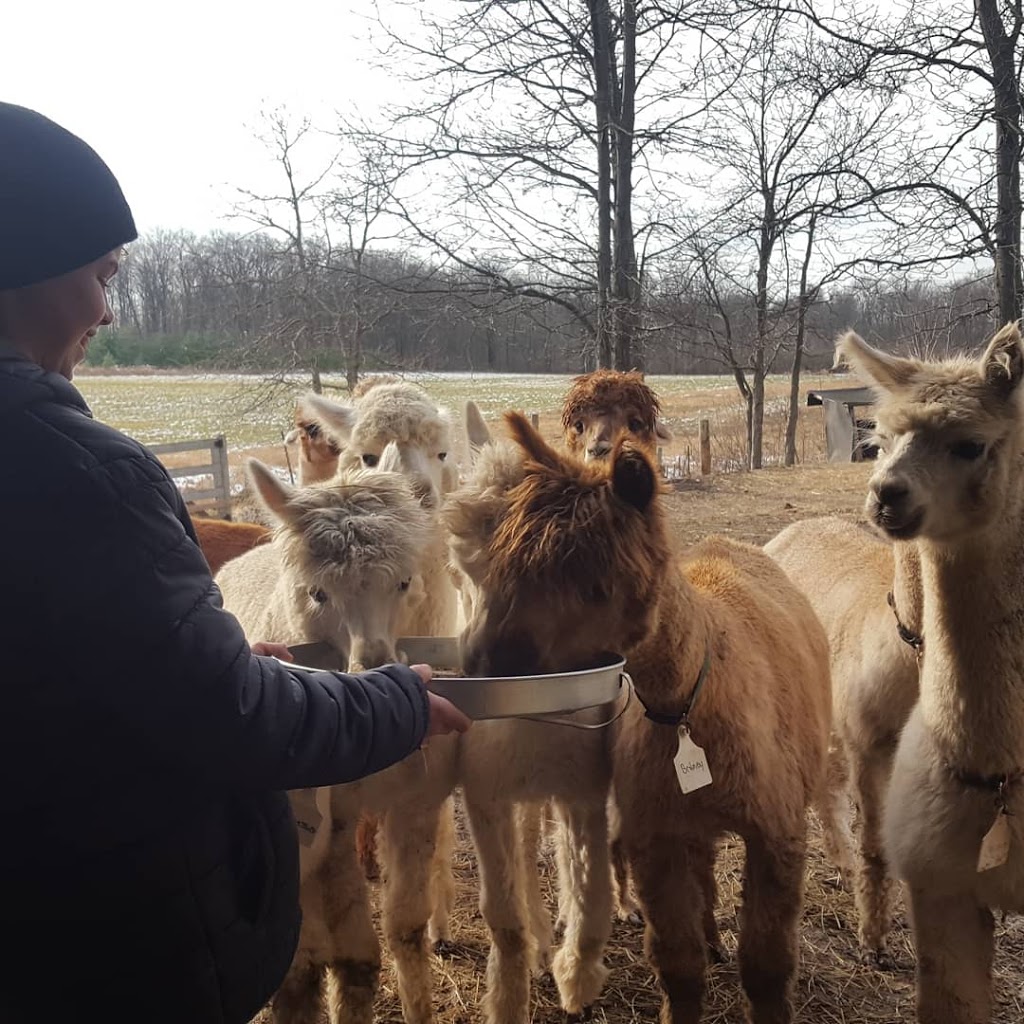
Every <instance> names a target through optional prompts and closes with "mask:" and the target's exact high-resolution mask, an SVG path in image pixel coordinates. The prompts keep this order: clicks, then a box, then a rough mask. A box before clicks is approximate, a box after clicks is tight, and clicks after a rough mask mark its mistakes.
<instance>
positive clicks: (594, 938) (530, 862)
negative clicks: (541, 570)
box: [444, 444, 612, 1024]
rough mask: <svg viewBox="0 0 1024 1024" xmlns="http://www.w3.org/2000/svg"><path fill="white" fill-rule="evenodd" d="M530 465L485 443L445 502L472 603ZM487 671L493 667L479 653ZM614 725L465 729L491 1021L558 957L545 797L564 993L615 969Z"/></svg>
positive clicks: (577, 997)
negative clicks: (560, 836)
mask: <svg viewBox="0 0 1024 1024" xmlns="http://www.w3.org/2000/svg"><path fill="white" fill-rule="evenodd" d="M522 476H523V465H522V457H521V455H519V454H518V453H517V452H515V451H514V450H512V449H511V447H510V446H508V445H505V444H488V445H485V446H484V447H483V448H482V449H481V451H480V453H479V455H478V458H477V463H476V465H475V467H474V469H473V473H472V476H471V479H470V480H469V481H467V483H466V484H465V485H464V487H463V488H462V489H461V490H459V491H457V492H456V493H455V494H453V495H450V496H449V499H448V501H447V503H446V505H445V510H444V517H445V521H446V523H447V525H448V528H449V531H450V540H449V543H450V547H451V553H452V559H453V562H454V563H455V565H456V566H457V567H458V568H459V570H460V572H462V573H463V574H464V575H465V577H466V579H465V587H466V589H467V591H468V592H469V593H470V594H471V595H472V597H473V600H472V605H473V607H474V608H476V607H477V605H478V598H479V596H480V594H481V593H482V589H481V588H483V587H484V586H485V585H486V576H487V554H486V552H487V547H488V544H489V541H490V536H491V533H492V532H493V529H494V525H495V523H496V522H497V521H498V519H499V518H500V515H501V510H502V509H503V507H504V505H505V502H506V500H507V494H508V492H509V491H510V490H511V489H512V488H514V487H515V486H516V484H517V482H518V481H520V480H521V479H522ZM464 668H465V669H466V670H467V671H469V672H470V673H474V674H475V673H476V672H478V671H480V670H483V669H485V668H487V665H486V664H485V663H483V662H479V661H477V662H475V663H474V662H473V661H469V662H467V663H466V664H465V665H464ZM576 717H577V719H578V720H579V721H580V722H581V723H588V724H598V723H600V722H602V721H605V720H606V719H607V718H608V710H607V709H602V708H595V709H590V710H587V711H583V712H579V713H578V714H577V716H576ZM609 739H610V737H609V732H608V730H604V729H596V730H593V731H570V730H568V729H565V728H564V727H563V728H559V727H557V726H553V725H551V724H545V723H540V722H533V721H526V720H510V719H505V720H500V721H481V722H477V723H476V724H475V725H474V726H473V729H472V730H471V731H470V732H469V733H467V734H466V735H465V736H463V737H461V749H460V773H459V779H460V782H461V784H462V787H463V795H464V800H465V806H466V812H467V816H468V819H469V824H470V830H471V832H472V836H473V841H474V844H475V846H476V850H477V857H478V862H479V870H480V907H481V911H482V913H483V915H484V918H485V920H486V922H487V925H488V927H489V929H490V932H491V940H492V945H491V953H490V958H489V960H488V967H487V991H486V994H485V997H484V1001H483V1011H484V1018H485V1020H486V1021H488V1022H502V1024H503V1022H507V1021H522V1020H525V1019H526V1017H527V1014H528V1006H529V986H530V972H531V970H534V971H536V970H537V969H539V968H540V966H541V965H543V964H544V963H545V962H546V960H547V957H548V953H549V948H550V946H551V943H552V928H551V918H550V915H549V914H548V913H547V910H546V908H545V907H544V905H543V900H542V898H541V895H540V889H539V883H538V879H537V870H536V853H537V845H538V842H539V838H540V825H541V816H540V813H539V811H538V807H539V805H542V804H546V803H547V802H548V801H549V800H552V801H553V802H554V804H555V807H556V809H557V811H558V814H559V817H560V818H561V820H562V822H563V824H564V827H565V829H566V831H567V833H568V838H567V840H566V841H565V842H564V843H562V844H561V845H560V848H559V885H560V889H561V890H562V892H561V894H560V899H559V902H560V906H562V908H563V910H564V915H565V918H566V928H565V934H564V938H563V941H562V944H561V948H560V949H559V950H558V952H557V953H556V955H555V956H554V958H553V961H552V964H551V966H552V974H553V975H554V978H555V981H556V983H557V986H558V990H559V995H560V998H561V1004H562V1006H563V1008H564V1009H565V1010H566V1011H567V1012H568V1013H570V1014H580V1013H583V1012H585V1011H586V1010H587V1009H588V1007H590V1006H591V1005H592V1004H593V1002H594V1001H595V1000H596V999H597V997H598V995H599V994H600V992H601V989H602V987H603V984H604V979H605V976H606V973H607V972H606V970H605V967H604V965H603V962H602V958H603V952H604V947H605V944H606V943H607V941H608V938H609V936H610V934H611V922H612V896H611V869H610V865H609V860H608V832H607V818H606V813H605V805H606V801H607V797H608V792H609V788H610V784H611V756H610V751H609Z"/></svg>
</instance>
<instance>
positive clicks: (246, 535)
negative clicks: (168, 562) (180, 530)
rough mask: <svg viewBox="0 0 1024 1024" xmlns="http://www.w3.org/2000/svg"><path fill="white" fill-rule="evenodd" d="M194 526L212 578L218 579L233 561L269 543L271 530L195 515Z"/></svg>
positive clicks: (256, 525)
mask: <svg viewBox="0 0 1024 1024" xmlns="http://www.w3.org/2000/svg"><path fill="white" fill-rule="evenodd" d="M192 526H193V527H194V528H195V531H196V538H197V539H198V541H199V547H200V548H202V551H203V555H204V556H205V558H206V564H207V565H209V567H210V574H211V575H212V576H216V575H217V573H218V572H220V570H221V569H222V568H223V567H224V564H225V563H226V562H229V561H231V559H232V558H237V557H238V556H239V555H244V554H245V553H246V552H247V551H251V550H252V549H253V548H254V547H256V545H257V544H265V543H266V542H267V541H268V540H269V539H270V530H269V529H268V528H267V527H266V526H260V525H259V524H257V523H230V522H227V521H226V520H224V519H206V518H203V517H201V516H193V517H192Z"/></svg>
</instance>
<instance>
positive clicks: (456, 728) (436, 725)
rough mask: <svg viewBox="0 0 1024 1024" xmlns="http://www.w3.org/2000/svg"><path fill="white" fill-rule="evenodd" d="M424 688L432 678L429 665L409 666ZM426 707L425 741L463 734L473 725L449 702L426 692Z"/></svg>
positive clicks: (432, 674)
mask: <svg viewBox="0 0 1024 1024" xmlns="http://www.w3.org/2000/svg"><path fill="white" fill-rule="evenodd" d="M409 668H411V669H412V670H413V672H415V673H416V675H418V676H419V677H420V679H422V680H423V685H424V686H426V685H427V683H429V682H430V680H431V679H433V677H434V673H433V670H432V669H431V668H430V666H429V665H410V666H409ZM427 706H428V708H429V712H430V720H429V723H428V725H427V739H429V738H430V737H431V736H447V735H448V734H449V733H452V732H465V731H466V730H467V729H468V728H469V727H470V725H472V724H473V723H472V722H471V721H470V719H468V718H467V717H466V716H465V715H464V714H463V713H462V712H461V711H460V710H459V709H458V708H457V707H456V706H455V705H454V704H453V703H452V702H451V701H450V700H448V699H447V698H445V697H442V696H440V694H437V693H432V692H431V691H430V690H427Z"/></svg>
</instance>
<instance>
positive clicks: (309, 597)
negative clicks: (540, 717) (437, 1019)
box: [218, 445, 456, 1024]
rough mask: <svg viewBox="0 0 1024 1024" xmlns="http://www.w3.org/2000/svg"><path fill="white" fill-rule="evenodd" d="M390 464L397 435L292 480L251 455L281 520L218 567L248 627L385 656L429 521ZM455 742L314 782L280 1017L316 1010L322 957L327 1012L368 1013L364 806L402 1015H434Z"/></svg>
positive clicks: (370, 938)
mask: <svg viewBox="0 0 1024 1024" xmlns="http://www.w3.org/2000/svg"><path fill="white" fill-rule="evenodd" d="M398 464H399V458H398V451H397V448H396V446H394V445H392V446H390V448H388V449H386V450H385V452H384V453H383V457H382V459H381V462H380V466H379V467H377V468H374V469H359V470H355V471H347V472H343V473H342V474H341V475H340V476H338V477H336V478H334V479H333V480H331V481H329V482H327V483H323V484H315V485H312V486H309V487H302V488H292V487H289V486H288V485H286V484H283V483H282V482H281V481H280V480H278V478H277V477H276V476H275V475H274V474H273V473H272V472H271V471H270V470H268V469H266V468H265V467H263V466H261V465H260V464H259V463H256V462H255V460H253V461H252V462H250V467H249V469H250V476H251V478H252V483H253V485H254V488H255V489H256V490H257V491H258V493H259V494H260V496H261V498H262V500H263V501H264V502H265V503H266V505H267V507H268V508H269V510H270V511H271V512H272V513H273V514H274V515H275V516H276V517H277V519H278V520H279V523H280V525H279V526H278V528H277V530H276V532H275V536H274V539H273V541H272V542H271V544H269V545H266V546H264V547H262V548H258V549H256V550H254V551H252V552H250V553H249V554H246V555H243V556H241V557H240V558H238V559H236V560H234V561H232V562H230V563H228V564H227V565H226V566H225V567H224V569H223V570H222V571H221V573H220V574H219V576H218V583H219V584H220V585H221V589H222V591H223V593H224V598H225V604H226V606H227V607H228V609H229V610H231V611H233V612H234V613H235V614H236V615H237V617H238V618H239V620H240V622H241V624H242V626H243V628H244V629H245V631H246V634H247V635H248V636H249V637H250V638H253V639H255V638H256V637H259V638H261V639H265V640H276V641H280V642H284V643H290V644H295V643H300V642H304V641H316V640H319V641H324V642H327V643H330V644H332V645H333V646H335V647H336V648H337V649H338V650H339V651H345V650H348V651H350V652H351V653H350V655H349V666H350V668H351V669H356V668H360V667H365V666H368V665H379V664H382V663H384V662H387V661H393V660H394V641H395V638H396V626H397V622H398V620H399V618H400V617H401V614H402V606H403V604H405V603H406V602H407V601H408V600H409V599H410V594H411V593H412V592H413V588H411V587H410V586H409V583H410V581H411V580H414V576H415V573H416V571H417V569H418V565H419V559H420V554H421V552H422V550H423V548H424V547H425V546H426V545H427V544H428V543H429V541H430V537H431V534H432V532H433V531H434V530H435V529H436V522H435V521H434V520H433V517H432V516H431V515H430V513H429V512H428V511H427V510H426V509H424V508H423V506H422V504H421V502H420V500H419V499H418V497H417V496H416V495H414V494H413V492H412V489H411V488H410V485H409V483H408V481H407V479H406V478H405V477H404V476H402V475H400V474H399V473H398V472H397V468H398ZM455 753H456V743H455V741H454V740H453V739H450V738H447V737H446V738H439V739H436V740H435V741H434V742H432V743H431V744H430V747H429V749H428V750H426V751H423V752H421V753H417V754H414V755H412V756H411V757H409V758H406V760H404V761H402V762H400V763H399V764H397V765H394V766H393V767H391V768H389V769H387V770H386V771H382V772H379V773H377V774H376V775H373V776H371V777H370V778H368V779H364V780H361V781H359V782H353V783H349V784H346V785H341V786H334V787H331V788H330V790H326V789H325V790H317V791H316V793H315V794H314V795H313V798H314V799H315V807H316V811H317V812H319V814H321V815H322V817H323V819H324V820H323V821H322V823H321V825H320V828H319V829H318V830H317V832H316V839H315V842H314V844H313V845H312V846H311V847H303V848H302V849H301V851H300V853H301V857H300V865H301V871H302V906H303V924H302V933H301V936H300V941H299V951H298V953H297V954H296V957H295V960H294V962H293V964H292V969H291V971H290V972H289V975H288V977H287V979H286V980H285V982H284V984H283V985H282V987H281V989H280V991H279V992H278V994H277V995H276V997H275V999H274V1003H273V1009H274V1017H275V1019H276V1020H278V1021H280V1022H282V1024H313V1022H315V1021H317V1020H319V1017H320V1001H321V981H322V977H323V974H324V966H325V965H327V966H328V967H329V968H330V970H329V972H328V982H329V984H328V993H327V994H328V1005H329V1009H330V1011H331V1013H332V1019H333V1017H334V1015H336V1014H338V1013H341V1014H342V1015H343V1016H344V1019H346V1020H349V1021H352V1022H355V1024H369V1022H370V1021H371V1020H372V1016H373V999H374V995H375V992H376V988H377V977H378V974H379V970H380V947H379V943H378V940H377V937H376V933H375V931H374V928H373V923H372V919H371V916H370V903H369V896H368V894H367V891H366V883H365V880H364V876H363V872H362V871H361V870H360V869H359V866H358V864H357V861H356V845H355V838H354V834H353V833H354V830H355V827H356V823H357V821H358V820H359V819H360V815H361V814H362V813H365V812H369V813H371V814H374V815H377V816H382V817H383V819H384V833H385V837H386V839H387V840H388V842H387V843H386V856H385V862H386V865H387V866H388V867H390V869H391V870H389V871H388V872H387V873H388V875H389V879H388V884H387V886H386V888H385V893H384V912H383V920H384V930H385V934H386V936H387V940H388V944H389V947H390V948H391V950H392V952H393V955H394V957H395V961H396V967H397V971H398V977H399V991H400V995H401V998H402V1002H403V1006H404V1007H405V1012H406V1019H407V1020H408V1021H410V1022H426V1021H429V1020H430V1019H431V1014H432V1011H431V998H430V997H431V984H430V969H429V959H428V955H427V949H426V945H425V937H426V934H427V928H428V919H429V918H430V917H431V908H432V907H434V906H436V907H439V908H440V909H441V911H442V919H443V920H442V924H441V925H440V927H444V928H446V927H447V915H446V910H447V898H446V897H447V894H446V893H444V892H439V891H438V886H439V885H444V884H445V880H446V876H445V875H444V872H439V866H442V867H443V866H444V865H450V859H451V851H450V845H449V844H450V841H451V837H450V834H449V832H448V830H447V829H446V828H445V827H444V820H445V819H443V818H442V815H441V808H442V806H443V805H444V803H445V801H446V800H447V799H448V797H449V795H450V794H451V792H452V788H453V787H454V784H455V764H456V762H455ZM310 798H311V794H310V793H309V791H302V792H300V793H296V794H293V795H292V799H293V805H294V806H295V807H296V814H297V816H299V817H300V818H303V819H304V820H305V817H304V816H306V815H308V814H309V812H310V808H309V806H308V805H309V803H310ZM437 846H440V847H441V849H440V850H438V851H437V855H436V856H435V848H436V847H437ZM449 870H450V869H449Z"/></svg>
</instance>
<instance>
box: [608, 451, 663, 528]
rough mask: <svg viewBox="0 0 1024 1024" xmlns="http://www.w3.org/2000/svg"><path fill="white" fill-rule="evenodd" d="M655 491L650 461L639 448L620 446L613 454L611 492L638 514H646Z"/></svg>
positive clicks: (655, 480) (656, 486)
mask: <svg viewBox="0 0 1024 1024" xmlns="http://www.w3.org/2000/svg"><path fill="white" fill-rule="evenodd" d="M657 490H658V482H657V479H656V478H655V475H654V467H653V466H652V465H651V460H650V459H649V458H648V457H647V456H646V455H645V454H644V453H643V452H642V451H640V449H639V448H635V447H634V446H633V445H631V444H624V445H621V446H620V447H619V448H618V450H617V451H616V452H615V456H614V462H613V465H612V491H613V493H614V494H615V496H616V497H617V498H618V499H619V500H620V501H624V502H625V503H626V504H627V505H632V506H633V508H635V509H636V510H637V511H638V512H646V511H647V508H648V506H649V505H650V504H651V502H652V501H653V500H654V495H655V493H656V492H657Z"/></svg>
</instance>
